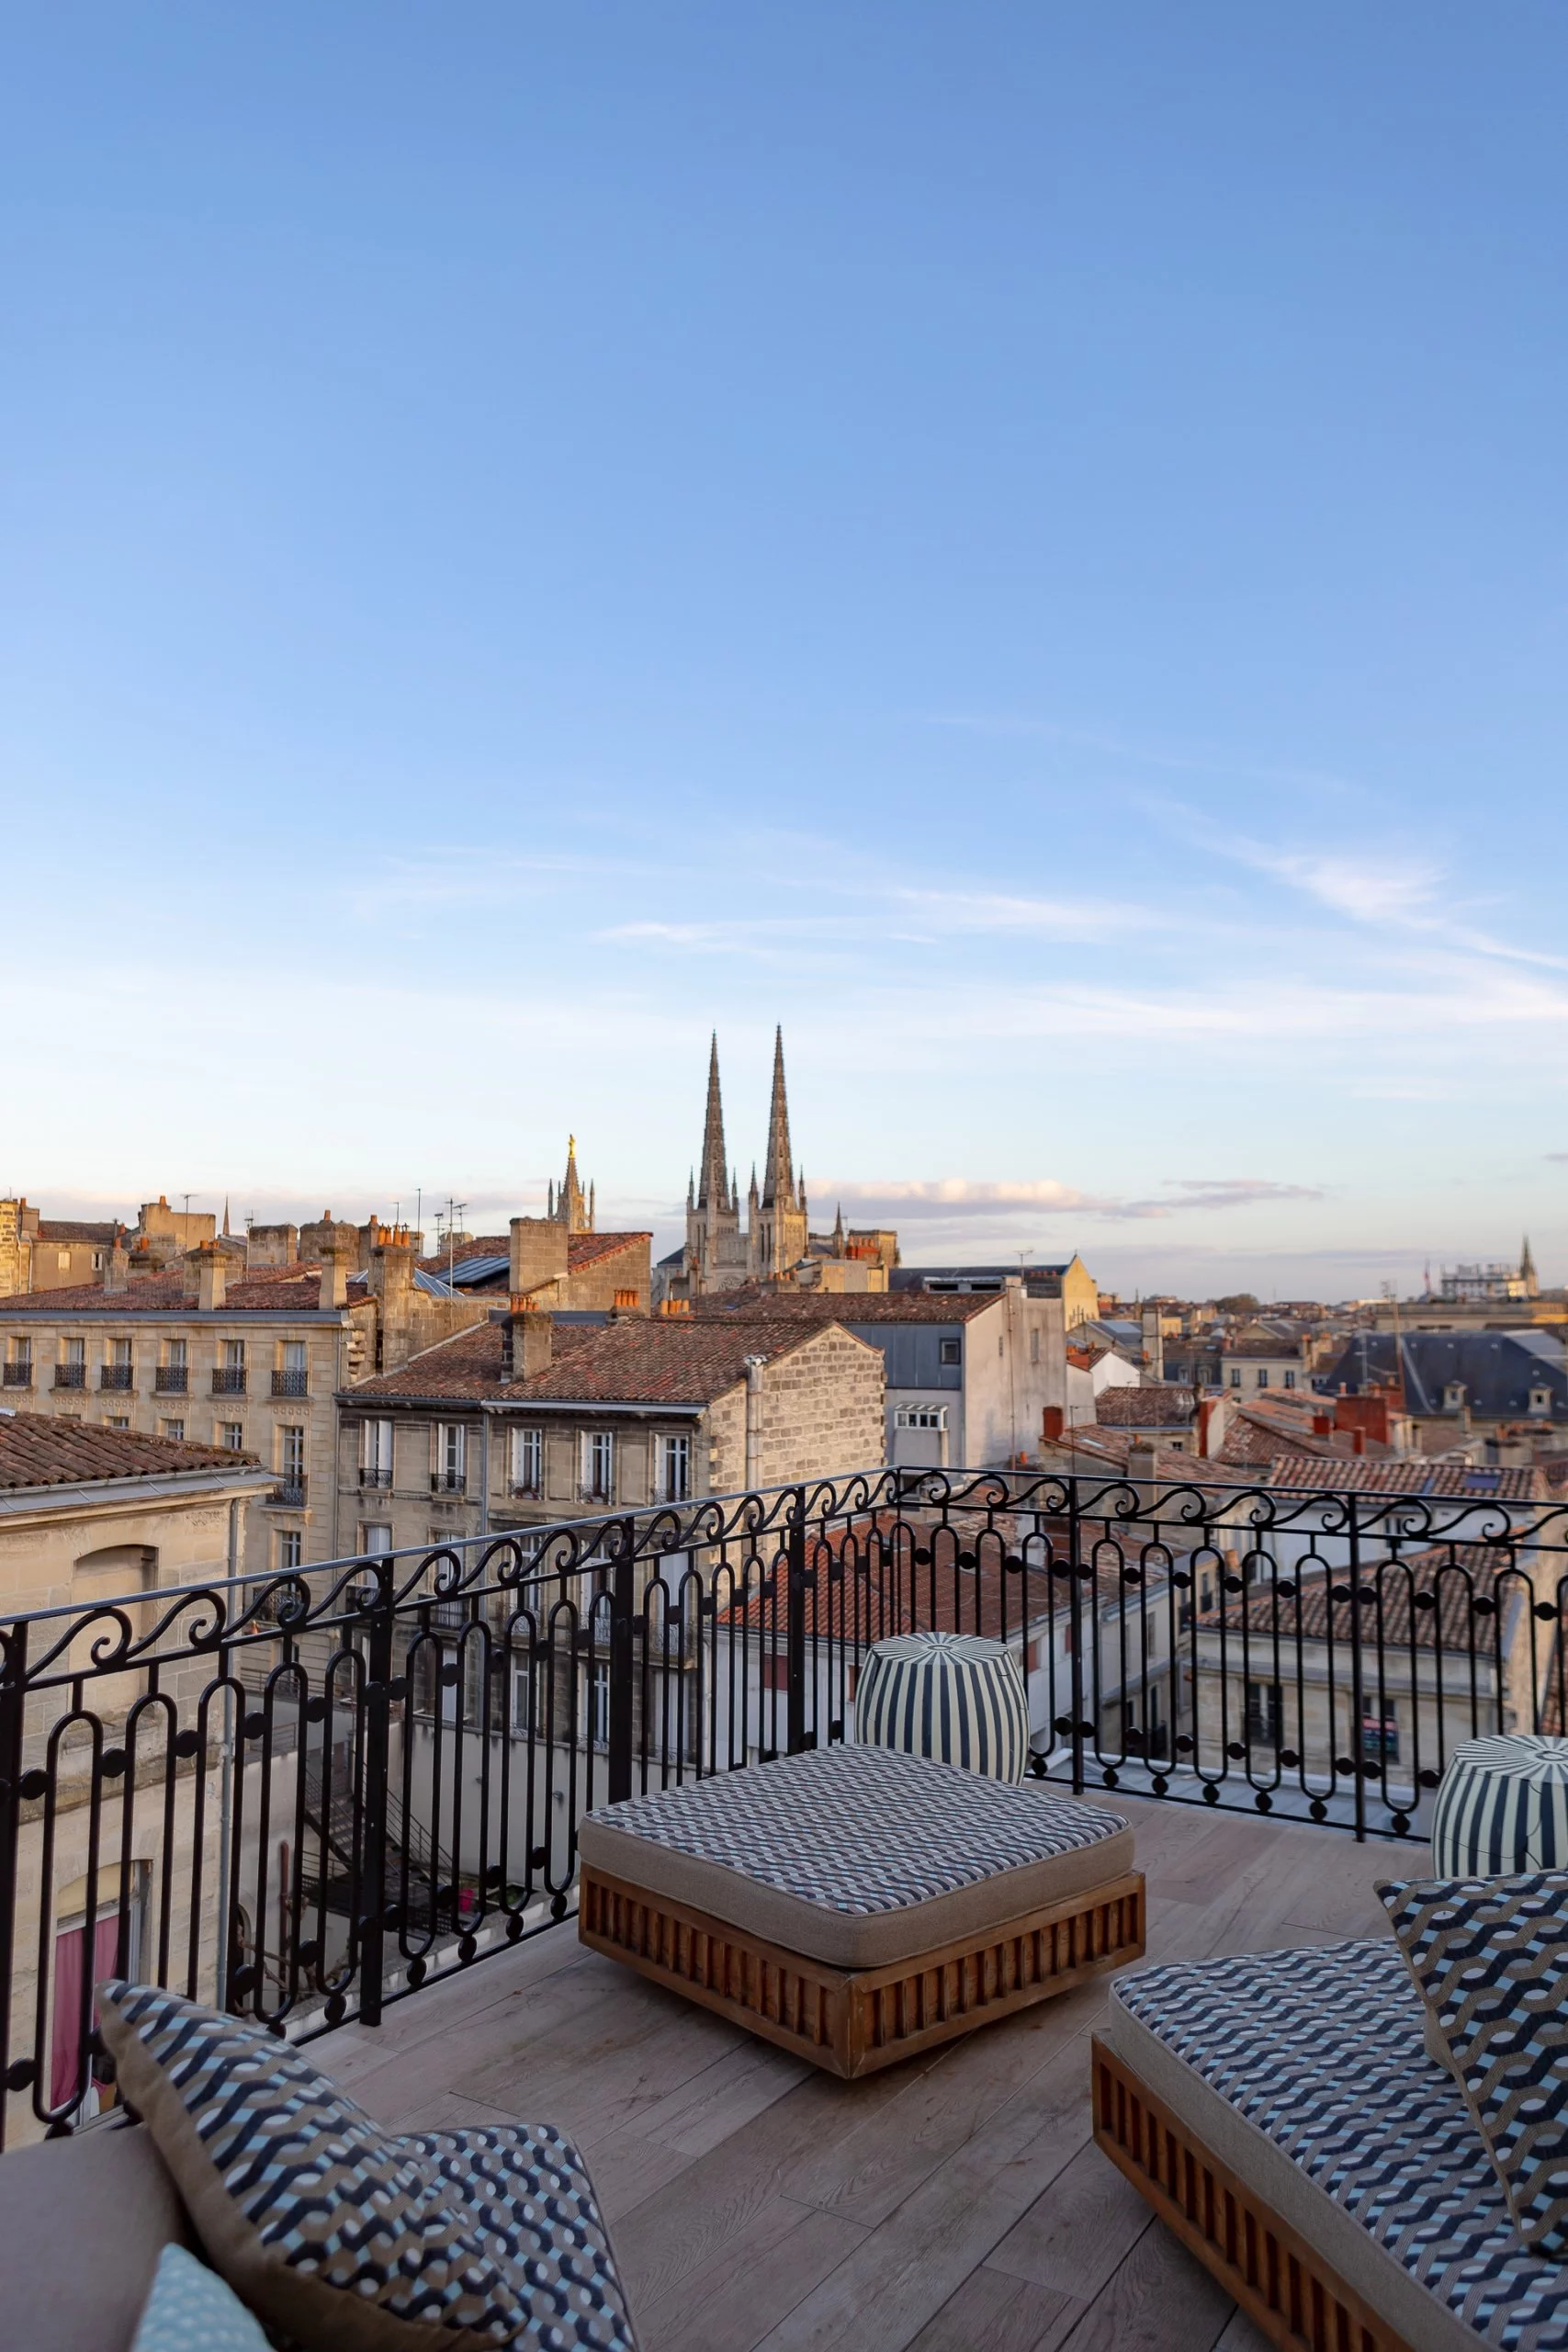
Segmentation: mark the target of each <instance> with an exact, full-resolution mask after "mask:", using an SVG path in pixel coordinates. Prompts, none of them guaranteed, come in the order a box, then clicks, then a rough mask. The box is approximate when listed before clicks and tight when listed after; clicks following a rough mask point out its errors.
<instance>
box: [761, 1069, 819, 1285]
mask: <svg viewBox="0 0 1568 2352" xmlns="http://www.w3.org/2000/svg"><path fill="white" fill-rule="evenodd" d="M746 1227H747V1231H746V1255H747V1271H748V1272H749V1273H750V1277H751V1280H752V1281H753V1282H764V1283H765V1282H773V1281H776V1280H777V1279H778V1278H779V1277H780V1276H782V1275H784V1274H787V1273H789V1272H791V1270H792V1269H793V1268H794V1267H795V1266H796V1265H797V1264H798V1263H799V1261H800V1260H801V1259H802V1258H804V1257H805V1255H806V1253H807V1248H808V1246H809V1243H810V1229H809V1224H808V1220H807V1210H806V1179H805V1177H804V1176H802V1175H801V1174H799V1172H798V1171H797V1170H795V1168H794V1167H793V1166H792V1164H791V1159H790V1148H789V1098H788V1095H787V1094H786V1092H785V1090H784V1031H783V1030H782V1028H781V1029H776V1030H775V1031H774V1032H773V1106H772V1108H771V1110H770V1111H769V1114H768V1154H767V1158H766V1159H765V1160H764V1161H763V1163H762V1190H761V1197H760V1198H759V1196H758V1192H757V1176H756V1171H755V1170H752V1174H751V1191H750V1198H749V1200H748V1203H747V1217H746Z"/></svg>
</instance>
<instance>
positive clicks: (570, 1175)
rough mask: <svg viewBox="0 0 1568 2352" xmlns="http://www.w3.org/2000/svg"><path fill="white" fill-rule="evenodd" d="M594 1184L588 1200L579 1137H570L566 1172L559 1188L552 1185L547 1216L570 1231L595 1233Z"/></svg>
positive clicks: (567, 1140) (567, 1144) (567, 1148)
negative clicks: (581, 1174)
mask: <svg viewBox="0 0 1568 2352" xmlns="http://www.w3.org/2000/svg"><path fill="white" fill-rule="evenodd" d="M594 1213H595V1211H594V1200H593V1187H592V1184H590V1186H589V1187H588V1193H587V1197H586V1199H585V1198H584V1197H583V1191H582V1186H581V1183H580V1182H578V1176H577V1137H576V1136H568V1137H567V1139H566V1174H565V1176H564V1177H563V1178H562V1179H561V1182H560V1187H559V1189H558V1190H557V1188H556V1186H555V1185H554V1184H552V1185H551V1187H550V1194H549V1205H548V1207H547V1209H546V1211H545V1215H546V1216H547V1217H548V1218H549V1219H550V1220H551V1222H552V1223H554V1224H556V1225H564V1226H565V1227H566V1229H567V1231H568V1232H569V1233H592V1230H593V1219H594Z"/></svg>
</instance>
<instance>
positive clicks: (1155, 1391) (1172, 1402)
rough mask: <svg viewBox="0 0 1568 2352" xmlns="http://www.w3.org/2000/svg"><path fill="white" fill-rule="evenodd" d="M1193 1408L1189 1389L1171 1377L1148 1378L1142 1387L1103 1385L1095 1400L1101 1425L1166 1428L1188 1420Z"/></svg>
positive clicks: (1128, 1427)
mask: <svg viewBox="0 0 1568 2352" xmlns="http://www.w3.org/2000/svg"><path fill="white" fill-rule="evenodd" d="M1196 1409H1197V1400H1196V1398H1195V1397H1194V1396H1193V1393H1192V1391H1191V1389H1190V1388H1184V1387H1182V1386H1181V1385H1179V1383H1177V1382H1173V1381H1150V1382H1148V1383H1147V1384H1146V1385H1145V1386H1144V1387H1142V1388H1121V1387H1118V1388H1102V1389H1101V1390H1100V1394H1099V1396H1098V1397H1096V1398H1095V1400H1094V1413H1095V1419H1096V1422H1097V1423H1098V1424H1099V1426H1100V1428H1101V1429H1123V1430H1125V1429H1169V1428H1170V1427H1171V1426H1172V1425H1173V1424H1174V1423H1176V1422H1179V1421H1180V1422H1189V1421H1190V1420H1191V1419H1192V1418H1193V1416H1194V1413H1195V1411H1196Z"/></svg>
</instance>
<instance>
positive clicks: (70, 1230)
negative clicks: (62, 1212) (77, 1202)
mask: <svg viewBox="0 0 1568 2352" xmlns="http://www.w3.org/2000/svg"><path fill="white" fill-rule="evenodd" d="M117 1231H118V1227H116V1226H114V1225H112V1224H110V1225H91V1224H84V1223H83V1221H82V1219H81V1218H80V1217H74V1216H40V1217H39V1221H38V1232H37V1234H36V1235H35V1237H34V1238H35V1239H36V1240H39V1241H91V1242H94V1243H95V1244H96V1246H97V1247H98V1248H100V1249H107V1248H109V1247H110V1246H111V1245H112V1243H113V1241H114V1238H115V1234H116V1232H117Z"/></svg>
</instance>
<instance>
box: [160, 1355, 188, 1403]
mask: <svg viewBox="0 0 1568 2352" xmlns="http://www.w3.org/2000/svg"><path fill="white" fill-rule="evenodd" d="M189 1385H190V1374H189V1371H188V1369H187V1367H186V1365H185V1364H183V1363H161V1364H159V1365H158V1366H157V1368H156V1370H155V1371H154V1372H153V1374H152V1387H153V1390H154V1392H155V1394H156V1395H158V1396H160V1397H183V1396H184V1395H185V1394H186V1390H187V1388H188V1387H189Z"/></svg>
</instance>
